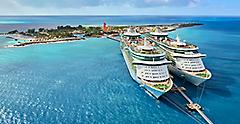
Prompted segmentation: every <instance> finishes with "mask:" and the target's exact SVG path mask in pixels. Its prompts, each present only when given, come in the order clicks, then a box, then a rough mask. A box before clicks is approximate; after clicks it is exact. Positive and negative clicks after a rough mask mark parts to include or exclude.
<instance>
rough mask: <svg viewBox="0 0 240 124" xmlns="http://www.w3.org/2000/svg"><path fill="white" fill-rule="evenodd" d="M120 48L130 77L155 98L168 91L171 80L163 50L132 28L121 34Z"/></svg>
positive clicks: (169, 62) (171, 84) (170, 86)
mask: <svg viewBox="0 0 240 124" xmlns="http://www.w3.org/2000/svg"><path fill="white" fill-rule="evenodd" d="M120 43H121V45H120V49H121V52H122V54H123V57H124V59H125V62H126V65H127V67H128V70H129V73H130V75H131V77H132V78H133V79H134V80H135V81H136V82H137V83H139V85H140V86H142V87H143V88H144V89H145V90H146V91H148V92H149V93H150V94H151V95H152V96H154V97H155V98H159V97H160V96H161V95H162V94H164V93H166V92H168V91H169V90H170V89H171V88H172V86H173V82H172V79H171V78H170V75H169V72H168V67H167V65H168V64H171V61H168V60H167V59H166V58H165V52H164V51H163V50H161V49H160V48H159V46H157V45H155V43H153V42H149V41H147V40H146V38H143V37H142V36H141V34H140V33H137V32H136V30H135V29H134V28H130V29H128V31H127V32H125V33H124V34H123V35H122V36H121V42H120Z"/></svg>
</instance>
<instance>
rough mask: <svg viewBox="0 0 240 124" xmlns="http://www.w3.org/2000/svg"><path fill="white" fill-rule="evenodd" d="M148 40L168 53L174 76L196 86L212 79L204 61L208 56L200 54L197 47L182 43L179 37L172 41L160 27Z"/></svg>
mask: <svg viewBox="0 0 240 124" xmlns="http://www.w3.org/2000/svg"><path fill="white" fill-rule="evenodd" d="M148 38H150V39H149V40H152V41H155V43H157V44H158V45H159V46H160V47H161V48H162V49H163V50H164V51H166V57H167V59H168V60H169V61H172V62H173V63H172V64H171V65H169V70H170V71H171V72H172V73H173V74H175V75H177V76H180V77H183V78H184V79H186V80H187V81H189V82H191V83H192V84H194V85H196V86H199V85H200V84H201V83H203V82H205V81H206V80H209V79H210V78H211V76H212V74H211V73H210V71H209V70H208V69H206V68H205V66H204V64H203V61H202V58H203V57H206V55H205V54H201V53H199V52H198V47H197V46H195V45H193V44H190V43H186V42H183V41H181V40H180V38H179V36H177V38H176V39H172V38H170V37H168V33H166V32H161V29H160V28H159V27H157V28H156V29H155V31H154V32H151V33H150V35H149V37H148Z"/></svg>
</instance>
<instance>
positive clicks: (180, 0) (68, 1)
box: [15, 0, 199, 8]
mask: <svg viewBox="0 0 240 124" xmlns="http://www.w3.org/2000/svg"><path fill="white" fill-rule="evenodd" d="M15 1H16V2H18V3H19V4H21V5H22V6H30V7H50V8H59V7H63V8H82V7H96V6H114V5H117V6H130V7H141V8H142V7H146V8H147V7H160V6H188V5H190V4H196V3H197V1H199V0H15Z"/></svg>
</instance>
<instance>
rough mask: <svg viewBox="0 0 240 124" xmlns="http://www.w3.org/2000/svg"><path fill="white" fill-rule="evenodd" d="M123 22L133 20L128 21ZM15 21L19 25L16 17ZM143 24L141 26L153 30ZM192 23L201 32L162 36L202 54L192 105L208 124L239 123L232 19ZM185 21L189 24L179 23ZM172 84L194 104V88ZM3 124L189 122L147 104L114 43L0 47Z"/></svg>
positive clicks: (158, 104)
mask: <svg viewBox="0 0 240 124" xmlns="http://www.w3.org/2000/svg"><path fill="white" fill-rule="evenodd" d="M16 18H17V17H16ZM42 18H43V17H42ZM48 18H50V17H48ZM96 18H97V17H96ZM101 18H102V17H101ZM109 18H110V17H109ZM128 18H130V19H131V18H134V19H133V21H134V20H135V18H136V17H128ZM154 18H156V19H157V18H158V17H154ZM21 19H22V20H25V18H20V17H18V20H21ZM140 19H141V18H140ZM145 19H146V20H144V22H147V23H161V21H159V22H158V21H156V22H155V21H154V22H152V21H151V20H149V19H148V18H147V17H146V18H145ZM167 19H169V18H166V19H165V20H167ZM197 19H199V21H200V22H202V23H204V25H203V26H199V27H193V28H185V29H180V30H177V31H176V32H173V33H171V34H170V35H171V36H172V37H176V34H179V35H180V38H182V39H186V40H187V41H190V42H192V43H194V44H196V45H198V46H199V47H200V51H201V52H203V53H206V54H207V58H205V59H204V63H205V65H206V67H207V68H208V69H209V70H210V71H211V72H212V73H213V77H212V79H211V80H209V81H207V82H206V88H205V90H204V94H203V96H202V98H201V101H200V104H201V105H202V106H203V107H204V112H205V113H206V114H207V115H208V116H209V117H210V118H211V119H212V120H213V121H214V122H215V123H240V121H239V119H238V118H240V116H239V114H238V109H237V107H238V105H239V104H240V99H239V95H240V89H239V88H240V86H239V85H240V84H239V81H240V78H239V74H240V73H239V71H238V70H239V69H240V66H239V64H240V61H239V58H240V54H239V52H240V51H239V49H238V48H239V43H238V42H239V38H240V33H239V30H240V27H239V26H235V25H236V24H240V21H239V20H240V19H238V20H237V19H236V18H233V19H229V18H227V19H226V18H216V19H215V18H213V17H212V18H200V17H199V18H197V17H195V18H193V19H192V20H197ZM0 20H1V19H0ZM40 20H41V19H40ZM42 20H47V19H44V18H43V19H42ZM51 20H54V19H51ZM73 20H75V19H73ZM113 20H114V19H113ZM116 20H118V21H119V22H122V21H124V20H122V19H121V18H120V20H119V19H116ZM159 20H160V19H159ZM169 20H172V18H170V19H169ZM178 20H179V22H182V21H184V18H175V19H174V21H176V22H177V21H178ZM188 20H191V19H188V18H187V19H186V20H185V21H188ZM231 21H232V22H233V23H227V22H231ZM70 22H71V21H70ZM166 22H167V21H166ZM170 22H171V21H170ZM35 23H36V22H35ZM114 23H116V24H121V23H118V22H116V21H115V22H114ZM124 23H127V22H124ZM33 24H34V23H33ZM94 24H96V23H93V25H94ZM20 25H22V24H20ZM0 27H1V26H0ZM229 27H231V29H232V30H230V28H229ZM225 29H226V30H225ZM4 30H6V29H4ZM5 44H9V39H5V38H3V37H0V46H3V45H5ZM174 79H175V82H176V83H178V85H180V86H185V87H186V88H187V89H188V91H187V94H189V95H190V97H191V98H192V99H193V100H194V101H198V100H199V97H200V93H201V90H202V89H201V88H196V87H194V86H193V85H191V84H189V83H188V82H185V83H184V81H183V80H181V79H179V78H177V77H175V78H174ZM11 122H14V123H17V122H20V123H194V121H193V120H192V119H191V118H189V117H188V116H187V115H185V114H183V113H182V112H180V111H179V110H178V109H176V108H175V107H174V106H172V105H171V104H169V103H168V102H166V101H164V100H163V99H161V100H160V101H158V100H155V99H153V98H152V97H150V96H149V95H148V94H146V93H145V92H144V90H142V89H141V88H140V87H139V86H138V84H137V83H135V82H134V81H133V80H132V79H131V77H130V75H129V73H128V70H127V68H126V65H125V63H124V60H123V57H122V55H121V52H120V50H119V43H118V42H115V41H112V40H109V39H95V38H91V39H87V40H84V41H77V42H71V43H61V44H47V45H33V46H29V47H23V48H7V49H4V48H0V123H11Z"/></svg>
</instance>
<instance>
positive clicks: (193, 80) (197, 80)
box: [168, 65, 207, 86]
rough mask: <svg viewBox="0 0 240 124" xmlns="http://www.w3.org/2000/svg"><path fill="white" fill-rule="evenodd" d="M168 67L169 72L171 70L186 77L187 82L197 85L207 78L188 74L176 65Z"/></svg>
mask: <svg viewBox="0 0 240 124" xmlns="http://www.w3.org/2000/svg"><path fill="white" fill-rule="evenodd" d="M168 68H169V70H170V72H172V73H173V74H175V75H177V76H179V77H181V78H184V79H186V80H187V81H188V82H190V83H192V84H194V85H196V86H199V85H200V84H202V83H203V82H205V81H206V80H207V79H204V78H200V77H197V76H194V75H190V74H188V73H186V72H184V71H182V70H180V69H178V68H177V67H175V66H173V65H169V66H168Z"/></svg>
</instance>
